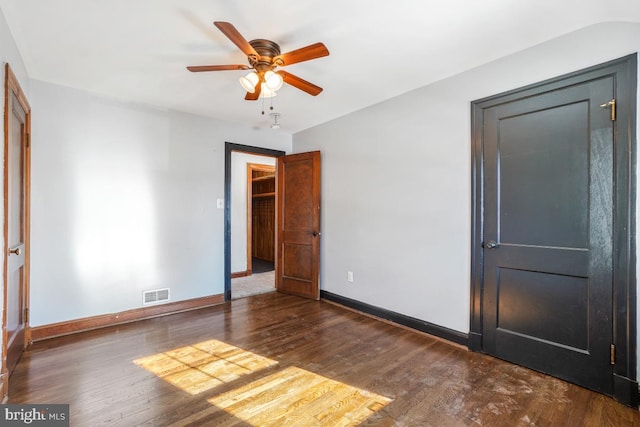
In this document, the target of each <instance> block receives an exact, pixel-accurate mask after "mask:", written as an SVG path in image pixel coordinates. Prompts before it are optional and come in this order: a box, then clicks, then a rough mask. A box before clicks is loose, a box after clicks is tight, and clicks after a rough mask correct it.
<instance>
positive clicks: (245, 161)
mask: <svg viewBox="0 0 640 427" xmlns="http://www.w3.org/2000/svg"><path fill="white" fill-rule="evenodd" d="M225 149H226V153H225V300H230V299H236V298H242V297H246V296H249V295H255V294H258V293H264V292H269V291H274V290H275V272H274V267H275V194H276V186H275V175H276V158H277V157H279V156H282V155H284V154H285V153H284V152H282V151H278V150H271V149H266V148H260V147H252V146H246V145H239V144H232V143H227V144H226V147H225Z"/></svg>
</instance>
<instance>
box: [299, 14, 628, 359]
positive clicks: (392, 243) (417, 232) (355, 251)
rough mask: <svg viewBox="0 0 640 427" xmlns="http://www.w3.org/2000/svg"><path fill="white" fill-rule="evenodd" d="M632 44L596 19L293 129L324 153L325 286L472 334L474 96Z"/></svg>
mask: <svg viewBox="0 0 640 427" xmlns="http://www.w3.org/2000/svg"><path fill="white" fill-rule="evenodd" d="M638 50H640V24H622V23H620V24H616V23H609V24H601V25H596V26H592V27H588V28H585V29H582V30H580V31H577V32H574V33H571V34H568V35H565V36H563V37H560V38H558V39H555V40H551V41H549V42H546V43H544V44H541V45H538V46H535V47H533V48H531V49H528V50H525V51H523V52H520V53H517V54H515V55H511V56H509V57H506V58H503V59H500V60H497V61H494V62H491V63H489V64H486V65H484V66H482V67H479V68H476V69H473V70H470V71H467V72H464V73H462V74H459V75H456V76H453V77H451V78H448V79H445V80H442V81H440V82H437V83H434V84H431V85H428V86H425V87H423V88H421V89H418V90H415V91H412V92H409V93H407V94H404V95H402V96H400V97H397V98H394V99H391V100H388V101H386V102H383V103H381V104H378V105H375V106H373V107H370V108H367V109H364V110H361V111H358V112H355V113H353V114H350V115H348V116H345V117H342V118H339V119H336V120H334V121H332V122H329V123H325V124H322V125H319V126H317V127H315V128H312V129H308V130H306V131H303V132H300V133H297V134H295V135H294V137H293V149H294V152H303V151H310V150H321V151H322V243H321V245H322V254H321V256H322V266H321V277H322V284H321V287H322V289H324V290H326V291H330V292H333V293H336V294H339V295H343V296H346V297H348V298H353V299H356V300H360V301H363V302H365V303H368V304H372V305H374V306H378V307H383V308H386V309H389V310H393V311H396V312H399V313H403V314H405V315H408V316H412V317H416V318H418V319H422V320H425V321H428V322H432V323H435V324H437V325H441V326H445V327H447V328H451V329H454V330H457V331H462V332H468V331H469V310H470V309H469V300H470V298H469V289H470V252H471V251H470V245H471V243H470V233H471V230H470V225H471V168H470V163H471V142H470V134H471V129H470V103H471V101H473V100H476V99H479V98H483V97H486V96H490V95H494V94H497V93H500V92H503V91H507V90H511V89H515V88H518V87H521V86H523V85H527V84H530V83H535V82H538V81H541V80H544V79H547V78H551V77H554V76H558V75H561V74H563V73H568V72H572V71H576V70H579V69H582V68H585V67H589V66H592V65H596V64H599V63H602V62H605V61H608V60H612V59H616V58H619V57H621V56H624V55H627V54H630V53H633V52H636V51H638ZM639 111H640V108H639ZM347 270H351V271H353V272H354V283H353V284H350V283H348V282H347V281H346V277H347V273H346V272H347ZM638 331H639V332H640V327H639V328H638ZM639 359H640V358H639Z"/></svg>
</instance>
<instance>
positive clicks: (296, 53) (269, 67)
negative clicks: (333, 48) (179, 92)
mask: <svg viewBox="0 0 640 427" xmlns="http://www.w3.org/2000/svg"><path fill="white" fill-rule="evenodd" d="M213 24H214V25H215V26H216V27H218V29H219V30H220V31H222V33H223V34H224V35H225V36H227V37H228V38H229V40H231V41H232V42H233V43H234V44H235V45H236V46H238V48H240V50H241V51H242V52H244V54H245V55H247V59H248V60H249V65H195V66H189V67H187V70H189V71H192V72H195V73H197V72H202V71H225V70H253V71H252V72H250V73H249V74H247V75H246V76H244V77H240V84H241V85H242V87H244V88H245V89H246V90H247V95H246V96H245V97H244V99H246V100H248V101H255V100H257V99H258V98H260V96H261V95H262V97H263V98H269V97H272V96H275V93H276V91H277V90H278V89H280V87H281V86H282V84H283V83H288V84H290V85H291V86H294V87H296V88H298V89H300V90H302V91H304V92H307V93H308V94H310V95H313V96H316V95H318V94H319V93H320V92H322V88H321V87H320V86H316V85H314V84H313V83H310V82H308V81H306V80H304V79H302V78H300V77H298V76H295V75H293V74H291V73H288V72H286V71H282V70H278V71H275V69H276V67H284V66H286V65H291V64H296V63H298V62H304V61H309V60H312V59H316V58H321V57H323V56H327V55H329V50H328V49H327V47H326V46H325V45H324V44H322V43H314V44H311V45H309V46H305V47H302V48H300V49H296V50H292V51H291V52H287V53H280V46H278V44H277V43H275V42H273V41H271V40H266V39H255V40H251V41H247V40H246V39H245V38H244V37H243V36H242V34H240V32H239V31H238V30H237V29H236V27H234V26H233V25H232V24H231V23H229V22H222V21H215V22H214V23H213Z"/></svg>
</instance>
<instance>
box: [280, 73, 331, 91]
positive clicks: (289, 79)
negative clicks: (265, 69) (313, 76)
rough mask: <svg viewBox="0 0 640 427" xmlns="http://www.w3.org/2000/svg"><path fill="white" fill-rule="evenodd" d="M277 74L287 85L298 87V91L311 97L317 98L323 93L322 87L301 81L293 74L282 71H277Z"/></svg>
mask: <svg viewBox="0 0 640 427" xmlns="http://www.w3.org/2000/svg"><path fill="white" fill-rule="evenodd" d="M277 73H278V74H280V75H281V76H282V79H283V80H284V82H285V83H288V84H290V85H291V86H293V87H297V88H298V89H300V90H302V91H305V92H307V93H308V94H309V95H313V96H316V95H318V94H319V93H320V92H322V88H321V87H320V86H316V85H314V84H313V83H311V82H308V81H306V80H304V79H301V78H300V77H298V76H294V75H293V74H291V73H287V72H286V71H282V70H280V71H277Z"/></svg>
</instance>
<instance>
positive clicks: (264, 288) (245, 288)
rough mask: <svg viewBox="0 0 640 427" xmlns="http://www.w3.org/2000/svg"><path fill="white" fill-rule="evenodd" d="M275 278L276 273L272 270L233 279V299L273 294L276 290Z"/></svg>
mask: <svg viewBox="0 0 640 427" xmlns="http://www.w3.org/2000/svg"><path fill="white" fill-rule="evenodd" d="M275 278H276V275H275V271H273V270H271V271H267V272H265V273H258V274H252V275H251V276H245V277H238V278H236V279H231V299H238V298H244V297H248V296H249V295H257V294H264V293H265V292H273V291H275V290H276V288H275Z"/></svg>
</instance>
